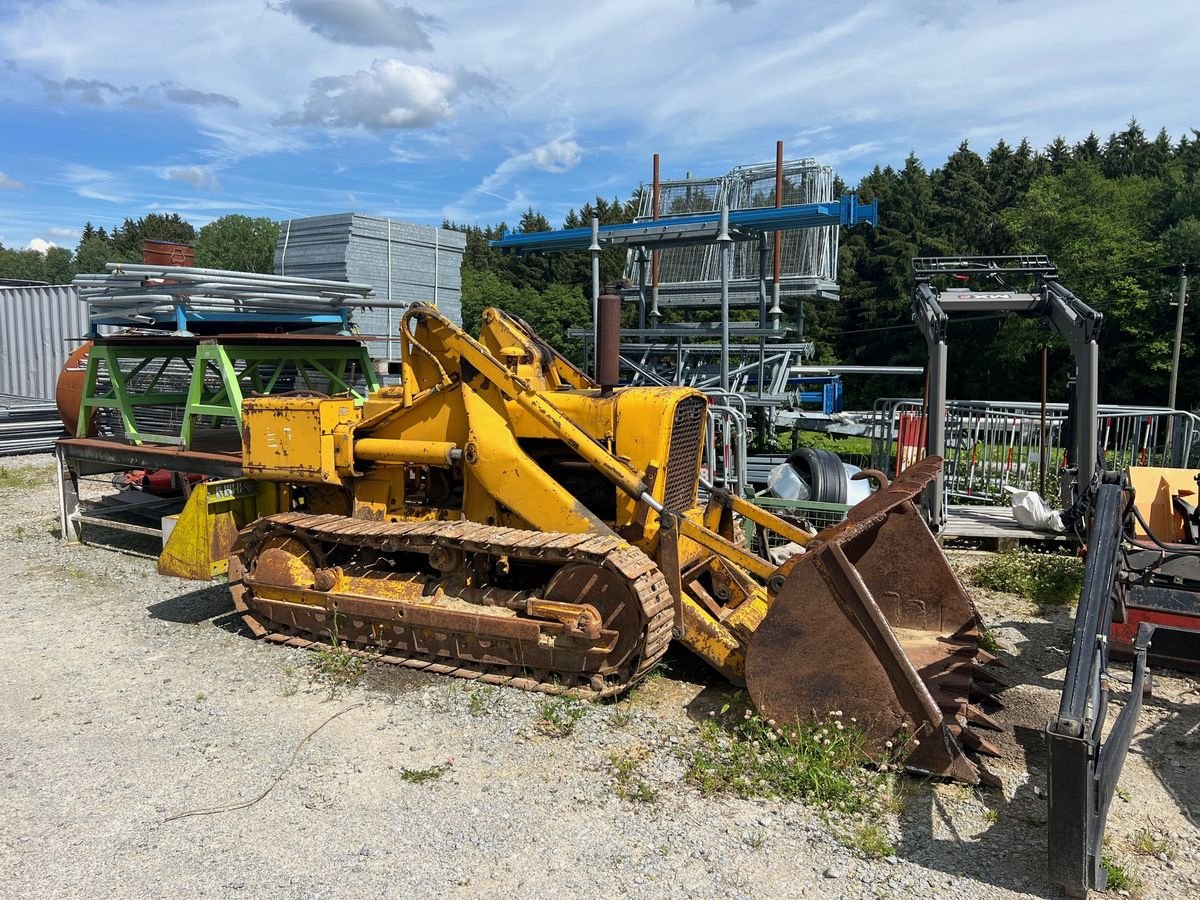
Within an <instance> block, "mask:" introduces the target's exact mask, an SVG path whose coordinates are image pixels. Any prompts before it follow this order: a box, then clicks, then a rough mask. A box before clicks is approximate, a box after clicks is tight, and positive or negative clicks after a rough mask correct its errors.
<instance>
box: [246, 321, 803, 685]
mask: <svg viewBox="0 0 1200 900" xmlns="http://www.w3.org/2000/svg"><path fill="white" fill-rule="evenodd" d="M401 334H402V340H401V348H402V383H401V385H400V386H399V387H390V388H384V389H382V390H379V391H377V392H375V393H373V394H372V395H370V397H369V398H368V399H367V400H366V402H365V403H364V404H363V405H362V407H361V408H356V407H355V405H354V404H353V403H352V402H350V401H349V400H347V399H344V398H339V397H335V398H322V397H262V398H253V399H249V400H246V401H245V402H244V404H243V412H242V418H243V469H244V470H245V472H246V474H247V475H248V476H251V477H253V478H255V479H259V480H262V481H266V482H278V483H280V484H281V485H283V484H286V485H291V486H294V487H293V488H292V489H293V490H296V491H303V490H305V486H310V485H311V486H314V487H315V486H318V485H320V486H323V487H325V488H327V489H332V490H334V491H340V492H341V494H342V497H343V498H344V499H343V503H344V506H345V509H346V512H347V513H348V514H350V515H353V516H354V517H356V518H362V519H375V520H379V521H389V522H398V521H418V520H427V519H463V520H467V521H471V522H476V523H480V524H485V525H497V526H505V527H510V528H520V529H528V530H535V531H547V532H569V533H596V534H615V535H616V536H618V537H620V538H623V539H624V540H626V541H628V542H629V543H631V544H634V545H636V546H638V547H639V548H641V549H642V550H644V551H645V552H646V553H647V555H649V556H650V557H651V558H652V559H654V560H655V561H656V562H658V563H659V565H660V566H661V567H662V568H663V570H664V573H665V574H666V576H667V578H668V581H669V583H672V589H673V590H672V593H673V595H674V596H675V597H676V604H677V607H676V613H675V624H676V629H675V630H676V634H677V637H679V638H680V639H681V640H682V641H683V642H684V643H685V644H686V645H687V646H688V647H690V648H691V649H692V650H693V651H695V652H696V653H697V654H699V655H700V656H701V657H703V658H704V659H705V660H707V661H708V662H709V663H710V664H712V665H713V666H714V667H715V668H717V669H718V670H720V671H721V672H722V673H724V674H725V675H726V676H728V677H730V678H733V679H735V680H737V679H740V677H741V673H742V667H743V664H744V652H745V646H746V642H747V640H748V638H749V636H750V635H751V634H752V633H753V632H754V630H755V628H756V627H757V626H758V624H759V623H760V622H761V621H762V618H763V616H764V615H765V614H766V611H767V606H768V598H767V592H766V590H765V589H764V588H763V586H762V585H761V584H760V583H758V582H757V581H755V580H754V579H753V578H751V577H748V575H747V573H752V574H756V575H759V576H760V577H766V576H767V575H769V573H770V572H771V571H773V567H771V566H770V565H769V564H768V563H767V562H766V561H765V560H762V559H761V558H759V557H757V556H755V555H754V554H751V553H748V552H746V551H745V550H744V549H742V548H741V547H740V546H738V545H737V544H736V543H735V542H734V525H733V517H732V515H731V514H730V513H731V511H730V510H728V509H725V508H723V507H721V506H719V505H713V504H710V508H709V509H707V510H706V509H704V508H701V507H699V506H698V505H697V490H698V472H699V468H700V461H701V460H700V455H701V448H702V446H703V436H704V430H705V428H704V426H705V423H706V417H707V413H706V410H707V400H706V399H705V397H704V395H703V394H702V393H700V392H699V391H696V390H693V389H691V388H684V387H678V388H662V387H655V388H638V387H631V388H622V389H618V390H613V391H608V392H606V391H602V390H601V389H600V388H599V387H598V386H597V385H596V384H595V383H594V382H592V381H591V379H589V378H588V377H587V376H586V375H584V374H583V373H581V372H579V371H578V370H577V369H575V368H574V367H573V366H572V365H571V364H570V363H568V362H567V361H566V360H564V359H563V358H562V357H561V356H559V355H558V354H556V353H555V352H554V351H553V350H551V349H550V348H549V347H547V346H546V345H545V344H544V343H542V342H541V341H540V340H539V339H537V337H536V336H535V335H533V334H532V333H531V332H530V331H528V330H527V328H526V327H525V326H523V324H521V323H519V322H517V321H516V320H513V319H511V318H510V317H508V316H507V315H505V314H504V313H503V312H501V311H500V310H497V309H488V310H486V311H485V312H484V314H483V329H482V333H481V335H480V337H479V339H478V341H476V340H475V339H472V338H471V337H469V336H468V335H466V334H465V333H464V332H463V331H462V330H461V329H459V328H457V327H455V326H454V325H453V324H451V323H450V322H448V321H447V320H446V319H444V318H443V317H442V316H441V315H440V314H438V313H437V312H436V310H434V309H433V308H431V307H425V306H422V305H420V304H417V305H414V307H413V308H412V309H411V310H410V311H409V312H408V313H407V314H406V316H405V318H404V323H403V326H402V329H401ZM460 372H461V373H465V374H463V375H462V376H461V377H460V375H459V373H460ZM451 373H453V374H451ZM673 438H674V439H675V441H676V443H675V444H674V445H672V440H673ZM327 499H328V498H327ZM733 502H734V503H736V504H739V505H741V506H749V504H742V503H741V501H738V500H736V498H734V499H733ZM664 504H666V505H667V506H669V509H668V510H667V512H666V514H664V513H663V512H661V510H662V506H663V505H664ZM335 505H336V504H335ZM656 507H657V508H656ZM750 509H751V510H752V511H753V512H754V513H758V514H759V515H764V514H762V513H761V512H759V511H758V510H756V509H754V508H753V507H751V508H750ZM739 511H742V510H741V509H739ZM664 517H668V518H669V519H670V522H669V529H668V531H669V536H666V537H664V536H663V534H661V533H660V532H661V529H662V526H663V520H664ZM773 521H775V522H776V523H777V524H779V525H782V524H783V523H778V520H773ZM789 537H790V538H791V539H793V540H797V541H799V542H803V541H805V540H807V539H808V537H807V535H806V534H804V533H803V532H799V531H798V530H795V531H794V533H792V534H790V535H789ZM718 595H719V598H718Z"/></svg>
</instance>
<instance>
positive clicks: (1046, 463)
mask: <svg viewBox="0 0 1200 900" xmlns="http://www.w3.org/2000/svg"><path fill="white" fill-rule="evenodd" d="M1048 358H1049V345H1047V344H1046V343H1045V342H1043V343H1042V422H1041V432H1040V433H1041V458H1040V460H1039V461H1038V469H1039V470H1040V471H1041V485H1040V488H1039V490H1038V493H1039V494H1041V495H1042V496H1043V497H1045V496H1046V470H1047V469H1048V468H1049V467H1050V451H1049V450H1048V449H1047V448H1046V394H1047V392H1048V389H1049V386H1048V385H1047V383H1046V382H1047V373H1048V371H1049V366H1048Z"/></svg>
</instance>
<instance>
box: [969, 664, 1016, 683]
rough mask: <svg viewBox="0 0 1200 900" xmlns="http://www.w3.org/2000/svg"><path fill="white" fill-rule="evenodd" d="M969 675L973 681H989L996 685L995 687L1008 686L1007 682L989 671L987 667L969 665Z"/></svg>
mask: <svg viewBox="0 0 1200 900" xmlns="http://www.w3.org/2000/svg"><path fill="white" fill-rule="evenodd" d="M971 677H972V678H973V679H974V680H975V681H982V682H985V683H991V684H994V685H996V686H997V687H1002V688H1006V687H1010V685H1009V684H1008V682H1006V681H1004V680H1003V679H1001V678H998V677H997V676H996V674H995V673H994V672H989V671H988V670H987V669H985V668H984V667H983V666H980V665H972V666H971Z"/></svg>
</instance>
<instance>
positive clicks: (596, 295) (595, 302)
mask: <svg viewBox="0 0 1200 900" xmlns="http://www.w3.org/2000/svg"><path fill="white" fill-rule="evenodd" d="M588 250H590V251H591V253H592V374H593V375H595V374H596V372H597V371H599V368H598V367H599V365H600V218H599V216H592V245H591V246H590V247H588Z"/></svg>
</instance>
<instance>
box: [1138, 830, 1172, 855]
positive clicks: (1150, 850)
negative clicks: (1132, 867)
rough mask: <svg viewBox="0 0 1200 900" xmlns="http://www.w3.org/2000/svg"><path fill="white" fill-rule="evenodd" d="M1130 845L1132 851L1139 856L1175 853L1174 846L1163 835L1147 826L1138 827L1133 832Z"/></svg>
mask: <svg viewBox="0 0 1200 900" xmlns="http://www.w3.org/2000/svg"><path fill="white" fill-rule="evenodd" d="M1129 843H1130V845H1131V846H1132V847H1133V852H1134V853H1137V854H1140V855H1141V856H1159V855H1160V854H1161V855H1164V856H1167V857H1172V856H1174V855H1175V847H1174V845H1172V843H1171V842H1170V841H1169V840H1168V839H1167V838H1164V837H1159V836H1158V835H1156V834H1155V833H1154V832H1153V831H1152V830H1151V829H1150V828H1149V827H1146V828H1139V829H1138V830H1137V831H1136V832H1134V835H1133V840H1131V841H1130V842H1129Z"/></svg>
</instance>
